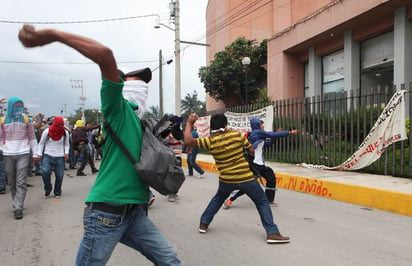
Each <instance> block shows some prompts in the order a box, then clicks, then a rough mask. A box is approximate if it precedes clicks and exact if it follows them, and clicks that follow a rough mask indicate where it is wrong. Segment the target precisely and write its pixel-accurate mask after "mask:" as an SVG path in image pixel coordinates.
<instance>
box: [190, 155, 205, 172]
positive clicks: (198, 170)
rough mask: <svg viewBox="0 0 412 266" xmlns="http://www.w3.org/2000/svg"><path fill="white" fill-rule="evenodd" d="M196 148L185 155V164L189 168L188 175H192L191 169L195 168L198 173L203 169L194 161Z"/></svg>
mask: <svg viewBox="0 0 412 266" xmlns="http://www.w3.org/2000/svg"><path fill="white" fill-rule="evenodd" d="M198 152H199V151H198V150H197V149H193V151H192V153H189V154H188V155H187V166H188V168H189V175H193V169H195V170H196V171H197V172H198V173H199V174H201V175H203V174H204V173H205V171H203V169H202V168H200V166H199V165H198V164H197V163H196V157H197V153H198Z"/></svg>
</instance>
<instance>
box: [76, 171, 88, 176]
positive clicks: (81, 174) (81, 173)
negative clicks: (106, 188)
mask: <svg viewBox="0 0 412 266" xmlns="http://www.w3.org/2000/svg"><path fill="white" fill-rule="evenodd" d="M77 176H87V175H86V174H85V173H83V172H81V171H80V172H79V171H77Z"/></svg>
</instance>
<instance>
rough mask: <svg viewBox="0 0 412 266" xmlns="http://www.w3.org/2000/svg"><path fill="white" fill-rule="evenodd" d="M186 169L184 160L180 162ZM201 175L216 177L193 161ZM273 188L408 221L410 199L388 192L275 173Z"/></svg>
mask: <svg viewBox="0 0 412 266" xmlns="http://www.w3.org/2000/svg"><path fill="white" fill-rule="evenodd" d="M182 159H183V161H182V163H183V166H186V167H187V161H186V158H182ZM196 162H197V164H198V165H199V166H200V167H201V168H202V169H203V170H205V171H208V172H213V173H218V172H219V171H218V170H217V168H216V165H215V163H213V162H205V161H196ZM276 187H277V188H280V189H287V190H293V191H297V192H302V193H307V194H311V195H314V196H319V197H324V198H328V199H333V200H338V201H343V202H348V203H353V204H357V205H362V206H366V207H370V208H375V209H379V210H383V211H388V212H393V213H397V214H402V215H406V216H410V217H412V195H410V194H406V193H400V192H393V191H388V190H381V189H375V188H368V187H362V186H355V185H349V184H343V183H337V182H333V181H327V180H324V179H318V178H307V177H301V176H294V175H289V174H283V173H279V172H278V173H276Z"/></svg>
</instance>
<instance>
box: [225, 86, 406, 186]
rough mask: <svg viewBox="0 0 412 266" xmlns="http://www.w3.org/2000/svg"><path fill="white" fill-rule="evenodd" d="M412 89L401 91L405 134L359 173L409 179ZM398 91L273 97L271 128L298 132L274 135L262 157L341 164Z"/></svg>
mask: <svg viewBox="0 0 412 266" xmlns="http://www.w3.org/2000/svg"><path fill="white" fill-rule="evenodd" d="M411 88H412V86H411V85H409V88H407V90H406V93H405V99H406V106H407V108H406V110H407V111H406V115H405V117H406V121H405V123H406V125H407V129H406V130H407V134H408V139H407V140H404V141H400V142H397V143H395V144H392V145H391V146H389V147H388V148H387V149H386V150H385V152H384V153H383V155H382V156H381V158H380V159H378V160H377V161H376V162H374V163H373V164H372V165H370V166H368V167H366V168H364V169H362V170H359V171H360V172H368V173H375V174H383V175H392V176H400V177H409V178H412V171H411V169H412V149H410V147H411V146H412V138H411V137H410V134H409V132H410V131H409V130H410V124H409V121H410V118H411V116H412V106H411V104H410V103H411V102H412V101H411V100H412V90H411ZM401 89H405V86H404V85H402V86H401ZM396 90H397V88H395V87H394V88H388V87H386V88H380V87H377V88H371V89H368V90H365V89H363V90H353V91H348V92H342V93H330V94H326V95H322V96H314V97H308V98H295V99H286V100H278V101H274V102H272V106H273V111H274V121H273V125H274V128H273V130H276V129H278V128H282V129H284V130H290V129H298V130H299V132H300V133H301V134H298V135H295V136H289V137H287V138H281V139H277V140H276V141H275V142H274V144H273V145H272V146H271V147H270V148H269V149H266V154H265V158H266V160H271V161H277V162H286V163H302V162H305V163H310V164H318V165H319V164H320V165H326V166H330V167H333V166H337V165H339V164H341V163H342V162H344V161H345V160H346V159H347V158H348V157H349V156H351V155H352V154H353V153H354V152H355V151H356V150H357V148H358V147H359V145H360V144H361V143H362V141H363V140H364V138H365V137H366V135H367V134H368V132H369V130H370V129H371V128H372V126H373V125H374V124H375V122H376V120H377V118H378V117H379V115H380V114H381V112H382V111H383V109H384V107H385V106H386V104H387V103H388V101H389V99H390V98H391V97H392V96H393V93H394V92H395V91H396ZM267 105H268V104H250V105H247V106H237V107H234V108H228V109H227V111H231V112H239V113H243V112H251V111H254V110H258V109H260V108H263V107H264V106H267ZM221 111H222V110H221ZM221 111H220V112H221Z"/></svg>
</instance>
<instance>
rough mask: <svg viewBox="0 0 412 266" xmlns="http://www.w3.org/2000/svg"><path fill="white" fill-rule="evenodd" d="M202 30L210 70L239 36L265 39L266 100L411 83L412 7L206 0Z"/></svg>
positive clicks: (337, 0)
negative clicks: (222, 51) (266, 42)
mask: <svg viewBox="0 0 412 266" xmlns="http://www.w3.org/2000/svg"><path fill="white" fill-rule="evenodd" d="M206 25H207V37H206V38H207V43H209V44H210V47H209V48H208V49H207V57H206V58H207V62H208V64H209V62H210V61H211V60H213V56H214V54H215V53H216V52H218V51H221V50H224V47H225V46H226V45H228V44H230V43H232V42H233V41H234V40H235V39H237V38H238V37H240V36H244V37H245V38H247V39H256V40H257V41H259V42H260V41H262V40H263V39H268V40H269V41H268V54H267V55H268V59H267V61H268V62H267V86H268V95H269V96H271V97H272V100H280V99H288V98H294V97H302V96H305V97H309V96H317V95H325V94H328V93H334V92H342V91H349V90H354V89H360V91H361V92H362V90H366V89H369V88H376V87H377V86H393V85H396V86H398V85H400V84H403V83H409V82H412V48H411V45H408V44H411V43H412V0H387V1H384V0H367V1H359V0H332V1H331V0H272V1H269V0H261V1H256V0H245V1H238V0H209V2H208V7H207V12H206ZM206 108H207V110H208V111H212V110H216V109H221V108H224V104H223V103H222V102H216V101H215V100H214V99H212V98H210V97H209V96H208V95H207V97H206Z"/></svg>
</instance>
